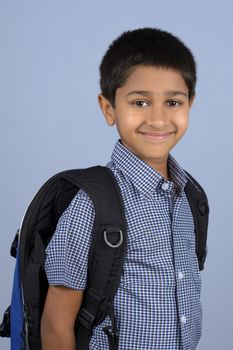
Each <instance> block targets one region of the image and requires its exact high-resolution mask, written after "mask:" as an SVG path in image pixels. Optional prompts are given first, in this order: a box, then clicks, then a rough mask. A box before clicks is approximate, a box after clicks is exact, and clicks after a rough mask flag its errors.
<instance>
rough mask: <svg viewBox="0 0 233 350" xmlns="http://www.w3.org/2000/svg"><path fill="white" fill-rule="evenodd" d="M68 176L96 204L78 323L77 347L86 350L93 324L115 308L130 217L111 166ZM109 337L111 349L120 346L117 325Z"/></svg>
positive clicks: (81, 171)
mask: <svg viewBox="0 0 233 350" xmlns="http://www.w3.org/2000/svg"><path fill="white" fill-rule="evenodd" d="M65 177H66V179H67V180H69V181H70V182H73V183H74V184H76V185H77V186H78V187H79V188H81V189H83V190H84V191H85V192H86V193H87V194H88V195H89V197H90V198H91V200H92V202H93V203H94V206H95V223H94V229H93V237H92V243H91V248H90V254H89V263H88V281H87V287H86V294H85V296H84V301H83V304H82V308H81V310H80V312H79V315H78V319H77V324H76V325H77V348H78V349H79V350H86V349H88V344H89V341H90V338H91V334H92V329H93V326H94V325H96V324H98V323H100V322H101V321H102V320H103V319H104V318H105V317H106V316H107V314H109V313H110V312H109V310H111V308H112V299H113V296H114V294H115V292H116V289H117V287H118V285H119V281H120V277H121V272H122V266H123V263H124V257H125V252H126V220H125V215H124V210H123V202H122V199H121V194H120V189H119V187H118V184H117V182H116V180H115V177H114V175H113V173H112V172H111V170H110V169H108V168H106V167H100V166H98V167H92V168H88V169H83V170H80V171H78V173H77V171H74V172H73V171H71V172H70V173H69V174H68V173H66V174H65ZM108 339H109V346H110V349H116V346H117V345H116V339H117V336H116V334H115V332H114V327H113V328H112V333H109V334H108ZM113 344H114V347H113Z"/></svg>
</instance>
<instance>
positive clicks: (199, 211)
mask: <svg viewBox="0 0 233 350" xmlns="http://www.w3.org/2000/svg"><path fill="white" fill-rule="evenodd" d="M186 173H187V172H186ZM187 175H188V181H187V184H186V186H185V192H186V195H187V198H188V200H189V203H190V207H191V210H192V214H193V219H194V224H195V237H196V254H197V258H198V263H199V270H200V271H201V270H203V269H204V262H205V259H206V254H207V249H206V241H207V227H208V217H209V206H208V201H207V197H206V194H205V192H204V190H203V188H202V187H201V186H200V185H199V184H198V183H197V181H196V180H194V178H193V177H192V176H191V175H190V174H188V173H187ZM79 189H82V190H84V191H85V192H86V193H87V194H88V195H89V197H90V198H91V200H92V201H93V204H94V207H95V222H94V227H93V232H92V242H91V247H90V252H89V260H88V280H87V286H86V290H85V294H84V298H83V303H82V306H81V308H80V311H79V314H78V317H77V320H76V324H75V334H76V336H77V348H78V350H87V349H88V345H89V341H90V339H91V336H92V330H93V327H94V326H95V325H97V324H99V323H100V322H102V321H103V320H104V318H105V317H106V316H107V315H109V316H110V318H111V321H112V325H111V327H105V328H104V332H105V333H106V334H107V336H108V340H109V348H110V349H111V350H113V349H117V348H118V346H117V344H118V339H117V328H116V323H115V319H114V315H113V308H112V301H113V297H114V294H115V292H116V290H117V287H118V284H119V281H120V276H121V271H122V267H123V264H124V257H125V253H126V243H127V223H126V219H125V214H124V206H123V202H122V198H121V194H120V189H119V187H118V184H117V182H116V180H115V177H114V175H113V173H112V171H111V170H110V169H108V168H107V167H101V166H96V167H91V168H87V169H78V170H68V171H64V172H61V173H59V174H57V175H55V176H53V177H52V178H50V179H49V180H48V181H47V182H46V183H45V184H44V185H43V186H42V187H41V189H40V190H39V191H38V192H37V194H36V195H35V197H34V198H33V200H32V202H31V203H30V205H29V207H28V209H27V211H26V213H25V216H24V218H23V221H22V225H21V228H20V230H18V231H17V233H16V237H15V239H14V242H13V243H12V246H11V255H12V256H14V257H16V266H15V273H14V283H13V292H12V299H11V305H10V306H9V307H8V309H7V310H6V312H5V314H4V318H3V322H2V324H1V326H0V335H1V336H8V337H11V349H12V350H41V338H40V319H41V316H42V312H43V307H44V303H45V298H46V293H47V289H48V282H47V278H46V274H45V271H44V262H45V248H46V247H47V245H48V243H49V241H50V239H51V237H52V235H53V233H54V231H55V228H56V225H57V221H58V219H59V217H60V216H61V214H62V213H63V212H64V210H65V209H66V208H67V207H68V205H69V204H70V202H71V200H72V199H73V197H74V196H75V194H76V193H77V191H78V190H79Z"/></svg>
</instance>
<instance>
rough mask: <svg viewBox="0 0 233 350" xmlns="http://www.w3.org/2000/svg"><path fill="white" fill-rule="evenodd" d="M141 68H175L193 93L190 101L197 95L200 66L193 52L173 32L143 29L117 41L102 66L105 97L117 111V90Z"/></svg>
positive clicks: (131, 32)
mask: <svg viewBox="0 0 233 350" xmlns="http://www.w3.org/2000/svg"><path fill="white" fill-rule="evenodd" d="M137 65H147V66H156V67H163V68H171V69H174V70H176V71H178V72H180V74H181V75H182V77H183V79H184V81H185V83H186V85H187V88H188V90H189V100H190V99H191V98H192V97H193V96H194V95H195V85H196V63H195V59H194V57H193V55H192V53H191V51H190V50H189V49H188V48H187V47H186V46H185V45H184V44H183V43H182V41H181V40H180V39H178V38H177V37H175V36H174V35H172V34H171V33H169V32H166V31H163V30H161V29H157V28H139V29H135V30H132V31H126V32H124V33H122V34H121V35H120V36H119V37H118V38H116V39H115V40H114V41H113V42H112V43H111V44H110V45H109V48H108V50H107V51H106V53H105V54H104V56H103V58H102V61H101V63H100V67H99V69H100V88H101V93H102V95H103V96H104V97H105V98H107V99H108V100H109V102H110V103H111V105H112V106H113V108H115V94H116V89H117V88H119V87H122V86H123V85H124V84H125V83H126V81H127V79H128V77H129V75H130V74H131V73H132V72H133V71H134V70H135V68H136V66H137Z"/></svg>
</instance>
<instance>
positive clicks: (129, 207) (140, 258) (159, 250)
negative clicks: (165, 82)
mask: <svg viewBox="0 0 233 350" xmlns="http://www.w3.org/2000/svg"><path fill="white" fill-rule="evenodd" d="M107 167H109V168H110V169H111V170H112V171H113V173H114V175H115V177H116V180H117V182H118V184H119V186H120V189H121V194H122V197H123V202H124V206H125V214H126V220H127V225H128V231H127V236H128V241H127V252H126V258H125V263H124V266H123V271H122V275H121V280H120V285H119V287H118V289H117V292H116V294H115V297H114V314H115V318H116V322H117V328H118V334H119V349H120V350H152V349H154V350H181V349H182V350H194V349H196V346H197V344H198V341H199V339H200V336H201V328H202V306H201V301H200V293H201V276H200V272H199V268H198V260H197V257H196V254H195V234H194V223H193V217H192V213H191V210H190V206H189V202H188V200H187V197H186V195H185V192H184V186H185V184H186V181H187V175H186V173H185V172H184V170H183V169H182V168H181V167H180V165H179V164H178V163H177V162H176V160H175V159H174V158H173V157H172V156H171V154H169V156H168V167H169V171H170V180H167V181H166V180H165V179H164V177H163V176H162V175H161V174H160V173H158V172H157V171H156V170H154V169H153V168H152V167H150V166H149V165H148V164H146V163H145V162H144V161H142V160H141V159H139V158H138V157H137V156H136V155H134V154H133V153H132V152H131V151H129V150H128V149H127V148H126V147H124V146H123V145H122V143H121V142H120V140H119V141H117V143H116V145H115V148H114V151H113V153H112V158H111V161H110V162H109V163H108V164H107ZM94 218H95V211H94V207H93V203H92V201H91V200H90V198H89V197H88V195H87V194H86V193H85V192H84V191H82V190H80V191H79V192H78V193H77V195H76V196H75V197H74V199H73V200H72V202H71V204H70V205H69V207H68V208H67V209H66V210H65V212H64V213H63V214H62V216H61V218H60V219H59V221H58V224H57V228H56V231H55V233H54V235H53V237H52V239H51V241H50V243H49V245H48V247H47V250H46V264H45V270H46V274H47V277H48V281H49V284H50V285H64V286H66V287H69V288H73V289H77V290H83V289H85V287H86V281H87V265H88V251H89V247H90V242H91V232H92V227H93V223H94ZM109 324H111V321H110V318H109V316H107V317H106V318H105V320H104V321H103V322H101V323H100V324H99V325H98V326H96V327H95V328H94V331H93V336H92V338H91V342H90V346H89V349H90V350H100V349H101V350H105V349H106V350H107V349H109V347H108V339H107V335H106V334H105V333H104V331H103V330H102V329H103V327H105V326H107V325H109Z"/></svg>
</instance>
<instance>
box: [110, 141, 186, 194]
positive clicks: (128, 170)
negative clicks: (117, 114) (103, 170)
mask: <svg viewBox="0 0 233 350" xmlns="http://www.w3.org/2000/svg"><path fill="white" fill-rule="evenodd" d="M111 159H112V162H113V163H114V165H115V166H116V167H117V168H118V169H119V170H121V171H122V173H123V174H124V175H125V176H126V178H129V179H130V180H131V181H132V182H133V184H134V186H135V187H136V188H137V189H138V190H139V191H140V192H142V193H143V194H145V195H149V194H151V193H152V192H154V191H156V190H160V187H161V185H162V183H163V182H164V181H165V180H164V177H163V176H162V175H161V174H160V173H159V172H157V171H156V170H155V169H153V168H152V167H151V166H150V165H148V164H147V163H145V162H144V161H143V160H142V159H140V158H139V157H138V156H136V155H135V154H134V153H133V152H132V151H130V150H129V149H128V148H127V147H125V146H124V145H123V144H122V143H121V140H118V141H117V142H116V145H115V147H114V150H113V153H112V157H111ZM168 167H169V172H170V180H169V181H167V182H168V183H169V182H170V183H171V182H173V183H174V187H175V190H176V191H178V192H180V191H182V190H183V189H184V187H185V184H186V182H187V176H186V173H185V171H184V170H183V169H182V168H181V166H180V165H179V164H178V163H177V161H176V160H175V159H174V158H173V157H172V156H171V154H170V153H169V155H168Z"/></svg>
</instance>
